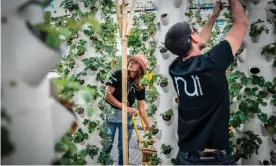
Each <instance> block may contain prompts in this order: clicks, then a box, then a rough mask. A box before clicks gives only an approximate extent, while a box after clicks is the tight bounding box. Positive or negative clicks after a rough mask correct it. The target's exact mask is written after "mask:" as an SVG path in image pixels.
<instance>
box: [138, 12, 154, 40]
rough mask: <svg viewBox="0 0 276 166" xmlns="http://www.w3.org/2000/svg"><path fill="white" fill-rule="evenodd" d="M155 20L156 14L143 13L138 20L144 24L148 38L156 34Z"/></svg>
mask: <svg viewBox="0 0 276 166" xmlns="http://www.w3.org/2000/svg"><path fill="white" fill-rule="evenodd" d="M155 18H156V14H155V13H154V12H144V13H142V14H141V16H140V17H139V19H141V20H142V21H143V22H144V24H145V25H146V26H147V31H148V33H149V35H150V36H152V35H154V34H155V33H156V25H155V23H154V20H155Z"/></svg>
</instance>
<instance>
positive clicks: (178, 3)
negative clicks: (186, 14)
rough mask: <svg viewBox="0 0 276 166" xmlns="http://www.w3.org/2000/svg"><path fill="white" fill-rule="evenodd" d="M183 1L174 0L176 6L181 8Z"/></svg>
mask: <svg viewBox="0 0 276 166" xmlns="http://www.w3.org/2000/svg"><path fill="white" fill-rule="evenodd" d="M182 1H183V0H173V5H174V7H176V8H179V7H180V6H181V4H182Z"/></svg>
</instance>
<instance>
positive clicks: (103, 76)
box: [96, 69, 108, 83]
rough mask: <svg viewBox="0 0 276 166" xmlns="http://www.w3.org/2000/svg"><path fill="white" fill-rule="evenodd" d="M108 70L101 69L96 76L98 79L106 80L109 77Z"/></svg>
mask: <svg viewBox="0 0 276 166" xmlns="http://www.w3.org/2000/svg"><path fill="white" fill-rule="evenodd" d="M107 75H108V72H107V71H106V70H104V69H101V70H100V71H99V72H98V73H97V76H96V81H100V82H102V83H104V81H105V80H106V79H107Z"/></svg>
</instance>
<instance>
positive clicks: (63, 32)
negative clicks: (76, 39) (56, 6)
mask: <svg viewBox="0 0 276 166" xmlns="http://www.w3.org/2000/svg"><path fill="white" fill-rule="evenodd" d="M57 33H58V34H60V35H63V36H65V37H69V36H71V34H72V32H71V31H69V30H68V29H66V28H62V27H59V28H57Z"/></svg>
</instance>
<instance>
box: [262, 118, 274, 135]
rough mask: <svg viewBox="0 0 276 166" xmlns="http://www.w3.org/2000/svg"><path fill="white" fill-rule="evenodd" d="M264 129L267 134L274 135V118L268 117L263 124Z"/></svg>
mask: <svg viewBox="0 0 276 166" xmlns="http://www.w3.org/2000/svg"><path fill="white" fill-rule="evenodd" d="M264 127H265V129H266V130H267V132H268V133H269V134H271V135H273V134H275V133H276V116H273V115H272V116H270V117H269V119H268V120H267V121H266V122H265V123H264Z"/></svg>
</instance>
